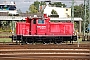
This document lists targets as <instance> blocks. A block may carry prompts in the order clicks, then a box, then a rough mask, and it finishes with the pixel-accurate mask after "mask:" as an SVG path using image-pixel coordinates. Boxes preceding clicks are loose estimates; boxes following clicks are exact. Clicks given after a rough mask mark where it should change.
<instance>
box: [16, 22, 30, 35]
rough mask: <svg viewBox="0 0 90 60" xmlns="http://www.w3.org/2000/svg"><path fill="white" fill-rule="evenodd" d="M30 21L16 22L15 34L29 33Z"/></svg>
mask: <svg viewBox="0 0 90 60" xmlns="http://www.w3.org/2000/svg"><path fill="white" fill-rule="evenodd" d="M29 32H30V23H25V22H17V23H16V34H17V35H29Z"/></svg>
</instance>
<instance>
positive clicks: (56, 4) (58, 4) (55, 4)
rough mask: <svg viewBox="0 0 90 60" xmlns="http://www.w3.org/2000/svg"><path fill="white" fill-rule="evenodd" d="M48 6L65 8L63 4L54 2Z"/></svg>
mask: <svg viewBox="0 0 90 60" xmlns="http://www.w3.org/2000/svg"><path fill="white" fill-rule="evenodd" d="M50 5H51V6H56V7H62V6H63V7H66V5H65V4H63V3H61V2H54V3H53V4H52V3H50Z"/></svg>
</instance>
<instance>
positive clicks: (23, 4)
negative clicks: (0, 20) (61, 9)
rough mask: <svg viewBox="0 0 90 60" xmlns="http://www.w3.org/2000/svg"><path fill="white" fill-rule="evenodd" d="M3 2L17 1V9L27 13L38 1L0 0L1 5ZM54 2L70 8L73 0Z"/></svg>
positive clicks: (81, 0)
mask: <svg viewBox="0 0 90 60" xmlns="http://www.w3.org/2000/svg"><path fill="white" fill-rule="evenodd" d="M3 1H7V2H11V1H15V3H16V7H17V9H20V10H21V11H22V12H26V11H27V10H28V8H29V6H30V5H31V4H32V3H33V2H34V1H36V0H0V3H2V2H3ZM38 1H45V0H38ZM51 1H52V2H56V1H57V2H58V1H59V2H62V3H64V4H66V5H67V6H68V7H70V6H71V2H72V0H51ZM82 3H83V0H75V5H78V4H82Z"/></svg>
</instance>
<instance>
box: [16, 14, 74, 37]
mask: <svg viewBox="0 0 90 60" xmlns="http://www.w3.org/2000/svg"><path fill="white" fill-rule="evenodd" d="M39 19H41V20H44V24H39V23H38V20H39ZM34 21H35V23H34ZM73 30H74V27H73V23H71V22H57V23H56V22H50V18H49V17H47V15H46V14H44V17H43V18H38V17H37V18H36V17H35V18H28V17H27V18H26V22H17V24H16V34H17V35H21V34H23V35H50V36H51V35H60V36H61V35H62V36H68V35H73V32H74V31H73Z"/></svg>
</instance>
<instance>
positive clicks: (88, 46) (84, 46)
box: [0, 44, 90, 49]
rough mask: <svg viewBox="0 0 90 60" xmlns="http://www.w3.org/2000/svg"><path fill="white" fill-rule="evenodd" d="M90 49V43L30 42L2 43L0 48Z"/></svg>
mask: <svg viewBox="0 0 90 60" xmlns="http://www.w3.org/2000/svg"><path fill="white" fill-rule="evenodd" d="M46 48H47V49H61V48H62V49H90V44H80V45H79V46H78V44H67V45H66V44H58V45H57V44H46V45H43V44H35V45H32V44H28V45H15V44H0V49H46Z"/></svg>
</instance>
